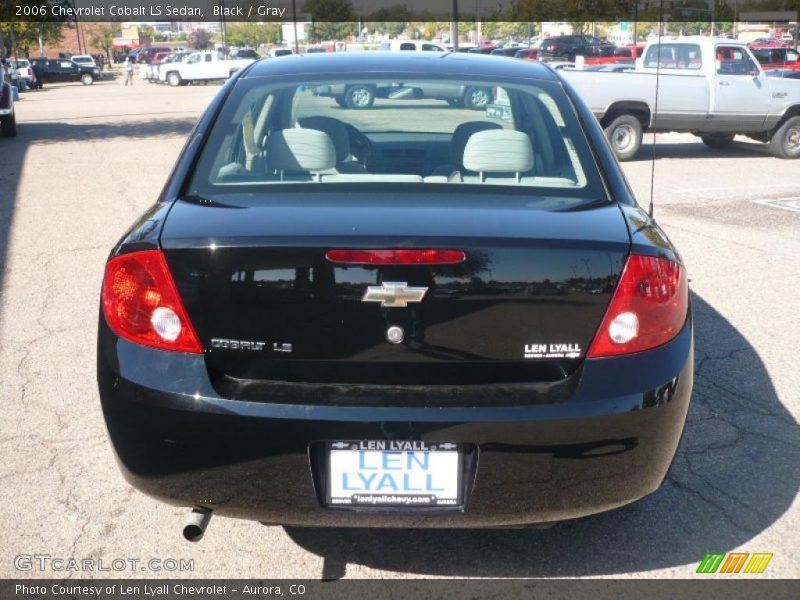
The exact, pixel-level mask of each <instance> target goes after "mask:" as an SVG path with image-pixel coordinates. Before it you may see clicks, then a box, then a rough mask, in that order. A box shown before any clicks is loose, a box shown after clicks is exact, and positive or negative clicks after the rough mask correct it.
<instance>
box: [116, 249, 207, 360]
mask: <svg viewBox="0 0 800 600" xmlns="http://www.w3.org/2000/svg"><path fill="white" fill-rule="evenodd" d="M103 313H104V314H105V317H106V322H107V323H108V326H109V327H110V328H111V330H112V331H113V332H114V333H116V334H117V335H118V336H120V337H122V338H125V339H126V340H129V341H131V342H134V343H137V344H142V345H144V346H151V347H153V348H158V349H159V350H173V351H175V352H191V353H195V354H200V353H202V352H203V347H202V346H201V345H200V342H199V340H198V338H197V334H195V332H194V328H193V327H192V323H191V322H190V321H189V316H188V315H187V314H186V309H185V308H184V307H183V302H181V298H180V295H179V294H178V289H177V287H176V286H175V282H174V281H173V279H172V274H171V273H170V271H169V266H168V265H167V261H166V259H165V258H164V254H163V253H162V252H161V251H160V250H145V251H142V252H132V253H130V254H123V255H122V256H117V257H115V258H112V259H111V260H109V261H108V263H107V264H106V273H105V277H104V278H103Z"/></svg>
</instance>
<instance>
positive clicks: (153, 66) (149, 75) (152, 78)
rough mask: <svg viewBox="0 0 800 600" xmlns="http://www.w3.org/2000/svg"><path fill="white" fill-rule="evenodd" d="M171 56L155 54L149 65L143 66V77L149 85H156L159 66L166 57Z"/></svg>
mask: <svg viewBox="0 0 800 600" xmlns="http://www.w3.org/2000/svg"><path fill="white" fill-rule="evenodd" d="M169 56H173V53H171V52H156V53H155V54H154V55H153V57H152V58H151V59H150V63H149V64H145V65H144V71H143V72H144V76H145V79H147V81H149V82H150V83H158V73H159V70H160V68H161V64H162V63H163V62H164V61H165V60H166V59H167V57H169Z"/></svg>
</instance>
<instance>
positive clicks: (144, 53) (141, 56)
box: [131, 46, 172, 64]
mask: <svg viewBox="0 0 800 600" xmlns="http://www.w3.org/2000/svg"><path fill="white" fill-rule="evenodd" d="M159 52H167V53H170V52H172V49H171V48H168V47H166V46H147V47H146V48H140V49H139V50H138V52H136V53H135V55H134V56H135V60H136V62H138V63H145V64H150V61H152V60H153V56H155V55H156V54H157V53H159ZM131 54H133V53H131Z"/></svg>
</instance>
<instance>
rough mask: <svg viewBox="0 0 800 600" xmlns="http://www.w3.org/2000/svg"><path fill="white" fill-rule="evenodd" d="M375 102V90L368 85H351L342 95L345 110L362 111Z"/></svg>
mask: <svg viewBox="0 0 800 600" xmlns="http://www.w3.org/2000/svg"><path fill="white" fill-rule="evenodd" d="M374 102H375V90H373V89H372V88H371V87H370V86H368V85H353V86H350V87H349V88H347V90H345V93H344V104H345V106H346V107H347V108H353V109H356V110H363V109H365V108H369V107H370V106H372V105H373V103H374Z"/></svg>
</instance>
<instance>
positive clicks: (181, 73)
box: [158, 50, 253, 86]
mask: <svg viewBox="0 0 800 600" xmlns="http://www.w3.org/2000/svg"><path fill="white" fill-rule="evenodd" d="M251 62H253V59H252V58H237V59H234V60H224V59H222V58H220V56H219V54H218V53H217V52H215V51H213V50H201V51H200V52H193V53H192V54H190V55H189V56H187V57H186V58H185V59H184V60H183V61H181V62H172V63H166V64H164V65H161V66H160V68H159V72H158V79H159V81H165V82H167V83H168V84H170V85H173V86H178V85H185V84H187V83H196V82H198V81H212V80H217V79H228V77H230V76H231V75H233V74H234V73H236V71H238V70H239V69H242V68H244V67H246V66H247V65H249V64H250V63H251Z"/></svg>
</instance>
